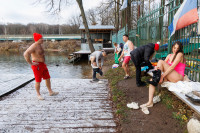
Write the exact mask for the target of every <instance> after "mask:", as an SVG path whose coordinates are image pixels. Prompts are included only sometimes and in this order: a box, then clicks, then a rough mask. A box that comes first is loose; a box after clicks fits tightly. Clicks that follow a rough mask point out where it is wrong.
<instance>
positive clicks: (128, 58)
mask: <svg viewBox="0 0 200 133" xmlns="http://www.w3.org/2000/svg"><path fill="white" fill-rule="evenodd" d="M130 60H131V57H130V56H125V57H124V61H123V62H124V63H126V64H128V63H129V61H130Z"/></svg>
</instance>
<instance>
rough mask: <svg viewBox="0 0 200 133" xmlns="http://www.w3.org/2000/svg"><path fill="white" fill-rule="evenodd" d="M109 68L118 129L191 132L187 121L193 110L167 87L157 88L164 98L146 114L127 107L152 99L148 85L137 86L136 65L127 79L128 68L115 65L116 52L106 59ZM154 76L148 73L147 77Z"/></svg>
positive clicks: (135, 132)
mask: <svg viewBox="0 0 200 133" xmlns="http://www.w3.org/2000/svg"><path fill="white" fill-rule="evenodd" d="M105 64H106V67H107V70H106V72H105V78H107V79H108V80H109V86H110V88H111V92H110V94H111V100H112V101H113V109H114V112H115V117H116V118H118V131H119V132H122V133H132V132H134V133H141V132H153V133H157V132H158V133H160V132H162V133H168V132H173V133H183V132H187V129H186V123H187V122H188V120H189V118H190V117H191V115H192V113H193V111H192V110H191V109H189V108H188V107H187V106H186V105H185V104H184V103H183V102H182V101H180V100H179V99H178V98H176V97H175V96H174V95H173V94H172V93H171V92H169V91H168V90H166V89H164V88H163V89H161V90H159V91H158V90H157V92H156V93H157V94H158V92H159V93H161V102H159V103H157V104H155V105H154V107H153V108H149V111H150V114H149V115H145V114H144V113H143V112H142V111H141V110H140V109H139V110H133V109H129V108H127V106H126V104H127V103H130V102H133V101H134V102H138V103H139V104H143V103H145V102H147V101H148V86H145V87H137V86H136V82H135V67H134V65H133V64H131V65H130V68H131V78H130V79H127V80H124V79H123V77H124V71H123V69H122V68H121V67H119V68H116V69H111V66H112V64H114V55H109V56H108V57H107V61H106V63H105ZM149 78H150V77H148V76H144V77H143V78H142V80H143V81H145V80H146V79H149Z"/></svg>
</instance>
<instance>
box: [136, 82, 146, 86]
mask: <svg viewBox="0 0 200 133" xmlns="http://www.w3.org/2000/svg"><path fill="white" fill-rule="evenodd" d="M136 84H137V87H142V86H146V85H147V84H146V83H145V82H140V83H136Z"/></svg>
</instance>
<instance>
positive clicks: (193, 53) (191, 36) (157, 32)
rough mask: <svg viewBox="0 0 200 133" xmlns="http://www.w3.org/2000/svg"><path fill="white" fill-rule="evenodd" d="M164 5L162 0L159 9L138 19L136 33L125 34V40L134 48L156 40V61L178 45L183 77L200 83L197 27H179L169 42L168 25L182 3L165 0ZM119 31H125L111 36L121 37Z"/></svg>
mask: <svg viewBox="0 0 200 133" xmlns="http://www.w3.org/2000/svg"><path fill="white" fill-rule="evenodd" d="M164 2H165V0H162V3H163V4H162V6H160V7H158V8H157V9H154V10H152V11H151V12H150V13H149V14H147V15H146V16H144V17H141V18H140V19H139V20H138V22H137V30H136V29H135V30H131V31H130V32H129V36H130V38H129V39H130V40H131V41H133V43H134V45H136V46H140V45H145V44H147V43H150V42H152V43H156V42H157V41H160V42H161V46H160V49H159V51H158V52H157V54H156V58H158V59H164V58H165V57H166V56H167V55H168V54H170V53H171V48H172V44H173V43H174V42H176V41H180V42H182V44H183V49H184V57H185V59H186V66H187V67H186V71H185V74H187V75H188V77H189V78H190V79H191V80H193V81H200V36H199V34H200V29H198V26H199V25H198V23H195V24H192V25H189V26H187V27H185V28H182V29H180V30H178V31H176V32H175V34H174V35H173V36H172V37H171V38H170V39H168V38H169V32H168V26H169V25H170V24H171V22H172V20H173V17H174V15H175V13H176V11H177V10H178V9H179V7H180V5H181V4H182V2H183V0H169V2H168V3H164ZM197 5H198V4H197ZM198 9H199V6H198ZM199 27H200V26H199ZM122 31H123V33H126V31H125V29H121V30H120V31H119V32H118V34H116V35H113V36H115V37H117V38H122V35H121V33H122ZM198 32H199V34H198ZM119 33H120V34H119ZM136 35H137V36H136ZM116 40H117V41H116V42H121V40H120V41H119V40H118V39H116Z"/></svg>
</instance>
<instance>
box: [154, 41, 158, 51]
mask: <svg viewBox="0 0 200 133" xmlns="http://www.w3.org/2000/svg"><path fill="white" fill-rule="evenodd" d="M154 50H156V51H158V50H159V44H157V43H155V47H154Z"/></svg>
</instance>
